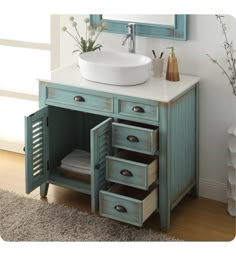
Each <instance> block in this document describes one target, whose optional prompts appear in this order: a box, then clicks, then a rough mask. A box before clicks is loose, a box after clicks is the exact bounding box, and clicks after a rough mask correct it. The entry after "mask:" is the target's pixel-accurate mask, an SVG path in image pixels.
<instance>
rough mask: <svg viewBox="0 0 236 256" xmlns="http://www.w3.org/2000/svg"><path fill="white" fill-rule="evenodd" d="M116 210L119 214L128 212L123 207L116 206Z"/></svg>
mask: <svg viewBox="0 0 236 256" xmlns="http://www.w3.org/2000/svg"><path fill="white" fill-rule="evenodd" d="M114 209H115V210H117V211H118V212H127V209H126V208H125V207H124V206H122V205H116V206H115V207H114Z"/></svg>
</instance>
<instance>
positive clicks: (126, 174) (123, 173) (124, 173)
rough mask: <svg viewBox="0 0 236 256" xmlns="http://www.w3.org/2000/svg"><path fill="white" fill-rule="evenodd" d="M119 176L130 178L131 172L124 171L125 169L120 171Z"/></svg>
mask: <svg viewBox="0 0 236 256" xmlns="http://www.w3.org/2000/svg"><path fill="white" fill-rule="evenodd" d="M120 174H121V175H123V176H126V177H132V176H133V173H132V172H131V171H129V170H125V169H123V170H121V171H120Z"/></svg>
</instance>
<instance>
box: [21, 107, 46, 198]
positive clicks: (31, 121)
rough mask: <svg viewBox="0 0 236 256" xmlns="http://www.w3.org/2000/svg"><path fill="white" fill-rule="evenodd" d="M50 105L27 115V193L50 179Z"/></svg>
mask: <svg viewBox="0 0 236 256" xmlns="http://www.w3.org/2000/svg"><path fill="white" fill-rule="evenodd" d="M48 159H49V157H48V107H45V108H43V109H40V110H38V111H37V112H35V113H33V114H32V115H30V116H28V117H25V171H26V173H25V177H26V193H27V194H28V193H30V192H31V191H33V190H34V189H35V188H37V187H38V186H40V185H41V184H43V183H44V182H46V181H47V179H48Z"/></svg>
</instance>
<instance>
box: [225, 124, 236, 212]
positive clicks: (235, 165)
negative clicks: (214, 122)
mask: <svg viewBox="0 0 236 256" xmlns="http://www.w3.org/2000/svg"><path fill="white" fill-rule="evenodd" d="M228 134H229V145H228V150H229V158H228V167H229V170H228V178H227V199H228V213H229V214H230V215H231V216H236V122H234V123H233V124H232V125H231V126H230V127H229V129H228Z"/></svg>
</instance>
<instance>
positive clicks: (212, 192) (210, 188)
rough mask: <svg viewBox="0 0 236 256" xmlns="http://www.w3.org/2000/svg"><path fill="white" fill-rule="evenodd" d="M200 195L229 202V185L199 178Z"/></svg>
mask: <svg viewBox="0 0 236 256" xmlns="http://www.w3.org/2000/svg"><path fill="white" fill-rule="evenodd" d="M199 195H200V196H202V197H206V198H209V199H213V200H217V201H220V202H224V203H226V202H227V197H226V196H227V185H226V183H225V184H224V183H219V182H214V181H211V180H206V179H201V178H200V180H199Z"/></svg>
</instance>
